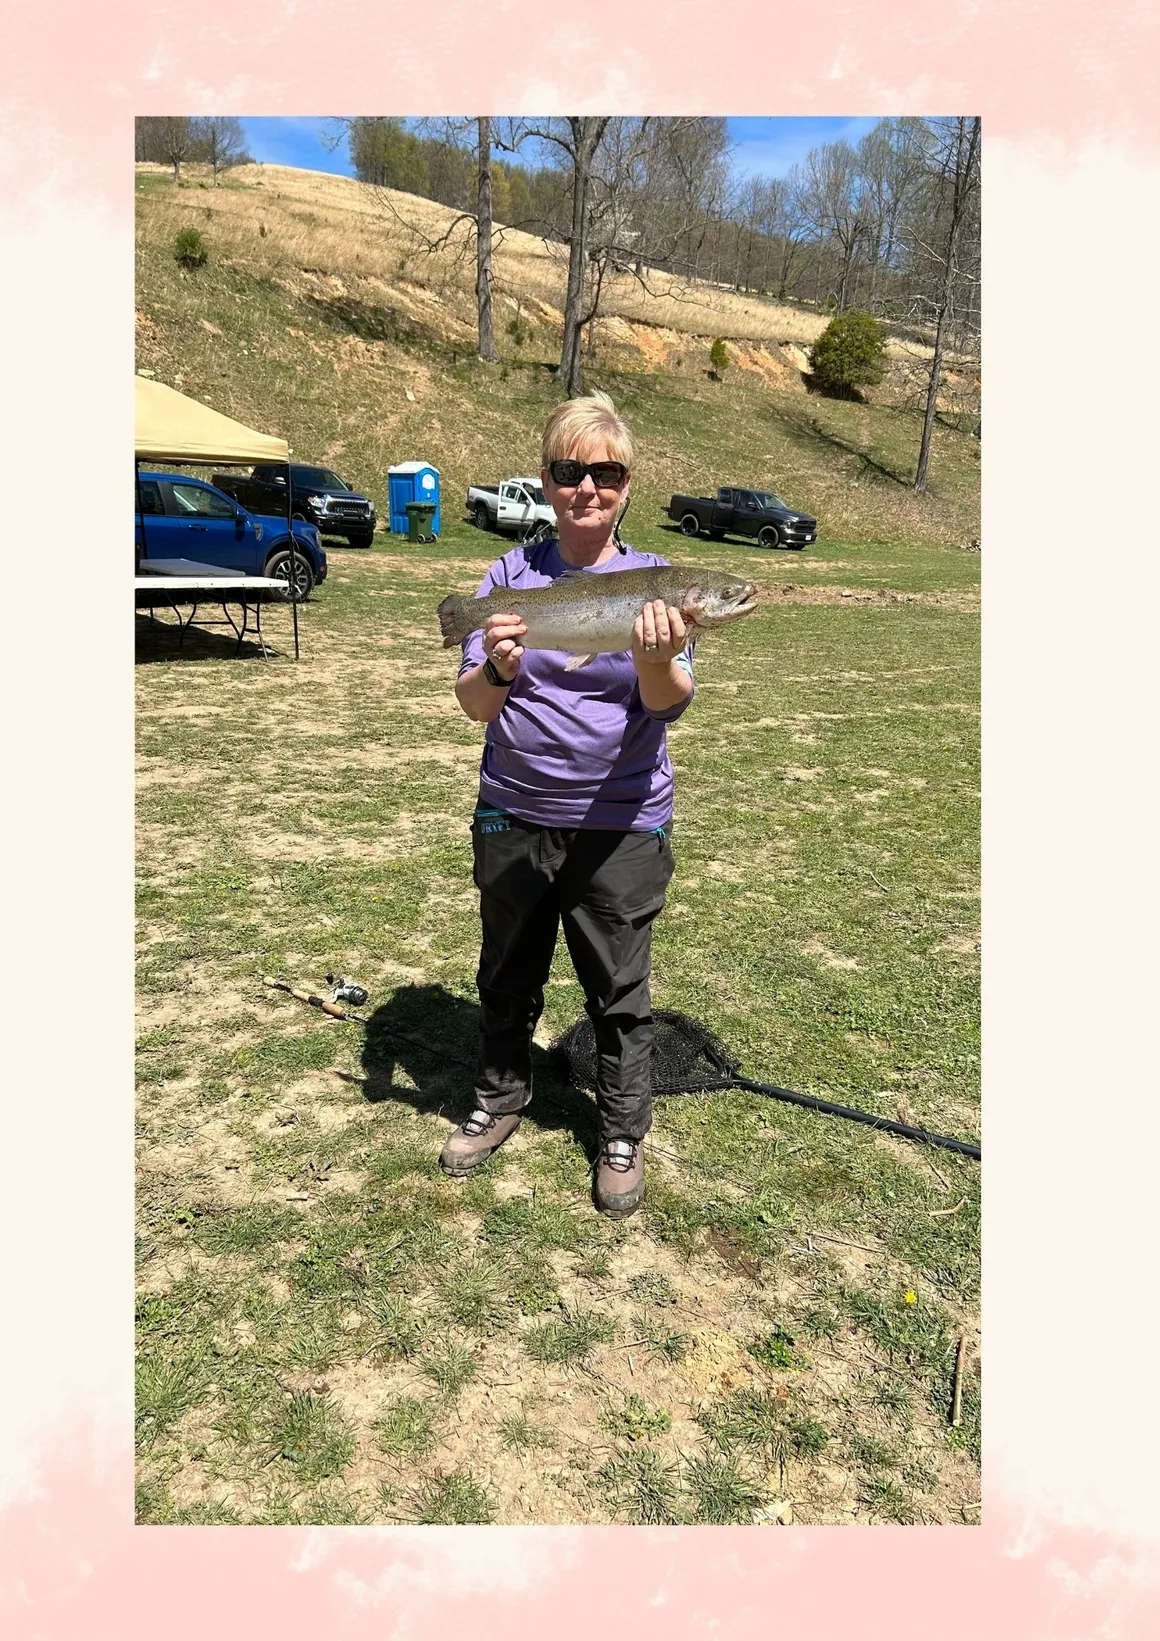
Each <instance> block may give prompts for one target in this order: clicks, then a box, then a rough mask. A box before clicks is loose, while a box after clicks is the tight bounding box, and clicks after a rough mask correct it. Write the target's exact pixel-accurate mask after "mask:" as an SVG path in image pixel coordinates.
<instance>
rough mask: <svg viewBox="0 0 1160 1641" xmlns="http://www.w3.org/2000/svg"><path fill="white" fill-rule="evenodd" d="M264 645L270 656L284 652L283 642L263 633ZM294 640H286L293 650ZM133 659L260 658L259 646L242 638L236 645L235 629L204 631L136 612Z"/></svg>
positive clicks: (143, 662)
mask: <svg viewBox="0 0 1160 1641" xmlns="http://www.w3.org/2000/svg"><path fill="white" fill-rule="evenodd" d="M266 649H267V651H268V652H269V655H270V658H271V659H274V658H275V657H277V656H279V655H280V654H282V653H284V645H283V644H280V643H277V642H275V641H273V640H271V637H270V635H269V633H266ZM293 650H294V642H293V639H291V641H290V652H291V654H293ZM134 659H135V660H136V662H137V665H138V666H141V665H147V664H149V663H150V662H156V661H233V660H237V661H254V660H257V661H261V660H262V646H261V645H260V644H259V643H257V642H254V643H251V642H250V640H249V639H248V638H246V639H244V640H243V642H242V646H241V648H240V649H239V648H238V640H237V636H236V634H235V633H233V632H231V631H230V630H229V628H228V627H227V628H226V630H225V631H224V632H220V633H219V632H215V631H207V630H206V628H205V627H200V626H198V625H197V624H196V622H195V623H193V624H191V625H190V626H187V627H185V628H184V631H183V630H182V628H181V627H179V626H178V624H177V622H176V621H175V620H168V621H166V620H157V619H154V620H150V619H149V618H148V617H143V616H141V615H140V614H138V619H137V633H136V645H135V651H134Z"/></svg>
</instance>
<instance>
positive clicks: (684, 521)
mask: <svg viewBox="0 0 1160 1641" xmlns="http://www.w3.org/2000/svg"><path fill="white" fill-rule="evenodd" d="M681 534H682V535H683V536H699V535H700V534H701V521H700V519H699V518H698V517H697V515H696V513H683V514H682V515H681Z"/></svg>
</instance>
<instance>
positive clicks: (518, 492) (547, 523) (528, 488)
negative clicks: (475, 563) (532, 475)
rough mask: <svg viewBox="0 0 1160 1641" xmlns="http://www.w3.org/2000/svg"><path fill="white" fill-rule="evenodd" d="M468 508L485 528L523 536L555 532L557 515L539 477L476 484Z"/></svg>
mask: <svg viewBox="0 0 1160 1641" xmlns="http://www.w3.org/2000/svg"><path fill="white" fill-rule="evenodd" d="M467 511H468V512H469V513H470V514H471V517H472V519H473V520H474V522H475V524H476V525H477V526H478V527H479V529H481V530H514V531H515V532H516V534H517V535H519V536H520V537H521V538H522V539H526V538H528V537H530V536H539V535H546V534H549V533H554V532H555V529H556V515H555V513H554V512H553V510H552V508H551V507H549V506H548V503H547V500H546V499H545V497H544V492H543V491H542V490H541V488H540V481H539V479H505V480H504V481H503V483H502V484H473V485H472V486H471V487H470V489H469V490H468V492H467Z"/></svg>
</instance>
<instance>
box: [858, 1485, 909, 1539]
mask: <svg viewBox="0 0 1160 1641" xmlns="http://www.w3.org/2000/svg"><path fill="white" fill-rule="evenodd" d="M858 1502H859V1503H860V1504H864V1505H865V1506H866V1508H867V1509H868V1510H869V1511H870V1513H871V1515H873V1516H877V1517H878V1519H879V1520H880V1521H894V1522H897V1523H899V1525H901V1526H904V1527H908V1526H910V1525H911V1524H912V1523H913V1522H915V1521H916V1520H917V1519H918V1506H917V1505H916V1504H915V1501H914V1500H913V1499H911V1498H908V1497H907V1496H906V1494H905V1493H904V1492H903V1491H902V1489H901V1488H900V1487H899V1486H898V1484H897V1482H894V1481H891V1480H890V1478H889V1477H888V1476H879V1475H870V1476H867V1477H865V1479H864V1480H863V1482H862V1485H861V1487H860V1488H859V1489H858Z"/></svg>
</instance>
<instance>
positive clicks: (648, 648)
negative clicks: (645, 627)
mask: <svg viewBox="0 0 1160 1641" xmlns="http://www.w3.org/2000/svg"><path fill="white" fill-rule="evenodd" d="M656 647H657V646H656V645H655V644H646V645H645V649H646V650H655V649H656Z"/></svg>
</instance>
